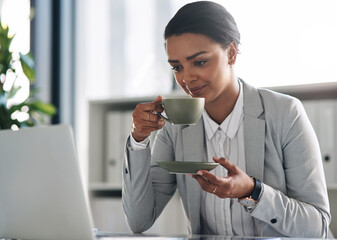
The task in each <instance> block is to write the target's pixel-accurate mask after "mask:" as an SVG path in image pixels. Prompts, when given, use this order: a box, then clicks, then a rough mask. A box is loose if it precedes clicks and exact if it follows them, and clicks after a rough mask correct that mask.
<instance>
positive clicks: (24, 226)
mask: <svg viewBox="0 0 337 240" xmlns="http://www.w3.org/2000/svg"><path fill="white" fill-rule="evenodd" d="M75 149H76V148H75V144H74V138H73V133H72V129H71V127H69V126H66V125H53V126H39V127H32V128H25V129H20V130H18V131H12V130H2V131H0V153H1V156H0V238H13V239H35V240H42V239H43V240H52V239H55V240H56V239H68V240H71V239H73V240H75V239H78V240H79V239H81V240H86V239H88V240H92V239H95V236H94V235H95V234H94V233H93V222H92V218H91V211H90V209H89V204H88V199H87V196H86V194H85V189H84V186H83V184H82V178H81V175H80V169H79V163H78V159H77V154H76V150H75Z"/></svg>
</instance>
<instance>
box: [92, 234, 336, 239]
mask: <svg viewBox="0 0 337 240" xmlns="http://www.w3.org/2000/svg"><path fill="white" fill-rule="evenodd" d="M97 239H99V240H111V239H120V240H131V239H134V240H138V239H149V240H255V239H273V240H282V239H284V240H295V239H296V240H298V239H301V240H317V239H320V238H279V237H269V238H268V237H238V236H222V235H154V234H151V235H150V234H115V233H113V234H111V233H103V232H100V233H98V237H97ZM330 239H333V238H330Z"/></svg>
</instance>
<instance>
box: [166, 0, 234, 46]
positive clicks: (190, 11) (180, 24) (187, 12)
mask: <svg viewBox="0 0 337 240" xmlns="http://www.w3.org/2000/svg"><path fill="white" fill-rule="evenodd" d="M183 33H195V34H203V35H205V36H207V37H209V38H211V39H212V40H213V41H215V42H217V43H220V44H221V45H222V46H223V47H224V48H226V47H227V46H228V45H229V44H230V43H231V42H235V43H236V44H237V45H239V44H240V33H239V30H238V28H237V26H236V23H235V20H234V18H233V17H232V15H231V14H230V13H229V12H228V11H227V10H226V9H225V8H224V7H223V6H221V5H220V4H217V3H214V2H210V1H199V2H193V3H189V4H186V5H185V6H183V7H182V8H180V9H179V10H178V12H177V13H176V14H175V15H174V17H173V18H172V19H171V20H170V21H169V23H168V24H167V26H166V28H165V33H164V38H165V39H167V38H169V37H171V36H173V35H180V34H183Z"/></svg>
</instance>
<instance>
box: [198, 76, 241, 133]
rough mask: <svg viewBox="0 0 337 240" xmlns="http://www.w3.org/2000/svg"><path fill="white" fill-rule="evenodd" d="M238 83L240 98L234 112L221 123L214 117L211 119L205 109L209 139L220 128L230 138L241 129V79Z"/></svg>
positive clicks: (204, 115)
mask: <svg viewBox="0 0 337 240" xmlns="http://www.w3.org/2000/svg"><path fill="white" fill-rule="evenodd" d="M238 83H239V87H240V90H239V96H238V99H237V100H236V103H235V106H234V108H233V110H232V112H231V113H230V114H229V115H228V116H227V118H226V119H225V120H224V121H223V122H222V123H221V124H220V125H219V124H217V123H216V122H215V121H214V120H213V119H211V117H210V116H209V115H208V113H207V112H206V110H205V109H204V111H203V119H204V127H205V131H206V134H207V137H208V139H211V138H212V137H213V136H214V134H215V133H216V131H217V130H218V129H219V128H221V129H222V131H223V132H224V133H225V134H226V136H227V137H229V138H233V137H234V136H235V135H236V133H237V131H238V130H239V127H240V125H241V123H242V119H243V91H242V83H241V81H240V80H238Z"/></svg>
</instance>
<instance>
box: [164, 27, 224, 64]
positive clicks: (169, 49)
mask: <svg viewBox="0 0 337 240" xmlns="http://www.w3.org/2000/svg"><path fill="white" fill-rule="evenodd" d="M219 50H223V49H222V47H221V45H220V44H219V43H216V42H214V41H213V40H212V39H210V38H209V37H207V36H205V35H202V34H194V33H184V34H181V35H174V36H171V37H169V38H168V39H167V40H166V53H167V56H168V58H169V59H180V58H186V57H187V56H191V55H193V54H195V53H197V52H200V51H206V52H213V51H219Z"/></svg>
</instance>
